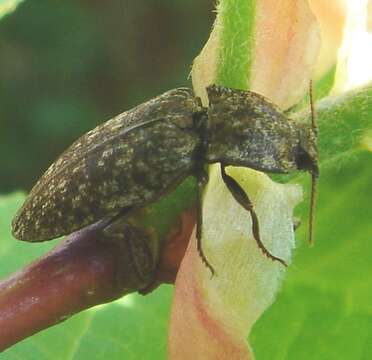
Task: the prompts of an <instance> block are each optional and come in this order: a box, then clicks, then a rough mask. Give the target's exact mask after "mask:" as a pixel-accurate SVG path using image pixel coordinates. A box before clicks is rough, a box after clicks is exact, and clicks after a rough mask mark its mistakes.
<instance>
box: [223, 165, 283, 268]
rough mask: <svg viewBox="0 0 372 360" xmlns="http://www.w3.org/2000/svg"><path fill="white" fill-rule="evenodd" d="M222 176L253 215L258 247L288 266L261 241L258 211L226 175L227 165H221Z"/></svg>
mask: <svg viewBox="0 0 372 360" xmlns="http://www.w3.org/2000/svg"><path fill="white" fill-rule="evenodd" d="M221 176H222V179H223V181H224V183H225V184H226V186H227V188H228V189H229V191H230V193H231V194H232V196H233V197H234V198H235V200H236V201H237V202H238V203H239V204H240V205H241V206H242V207H243V208H244V209H245V210H247V211H249V213H250V214H251V218H252V233H253V237H254V239H255V240H256V243H257V245H258V247H259V248H260V249H261V251H262V252H263V253H264V255H265V256H267V257H268V258H269V259H271V260H274V261H278V262H280V263H281V264H282V265H284V266H287V264H286V262H285V261H284V260H282V259H280V258H278V257H276V256H274V255H272V254H271V253H270V252H269V251H268V250H267V249H266V247H265V245H264V244H263V242H262V241H261V236H260V228H259V223H258V217H257V214H256V211H255V210H254V208H253V204H252V202H251V200H250V199H249V197H248V195H247V193H246V192H245V191H244V190H243V189H242V187H241V186H240V185H239V183H238V182H237V181H236V180H235V179H234V178H232V177H231V176H230V175H228V174H227V173H226V169H225V165H223V164H221Z"/></svg>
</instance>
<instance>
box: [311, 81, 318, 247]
mask: <svg viewBox="0 0 372 360" xmlns="http://www.w3.org/2000/svg"><path fill="white" fill-rule="evenodd" d="M309 98H310V109H311V128H312V131H313V134H314V138H315V139H314V140H315V145H316V146H317V141H318V124H317V121H316V120H317V119H316V113H315V108H314V99H313V82H312V80H310V84H309ZM318 176H319V170H318V166H317V164H314V165H313V169H312V171H311V197H310V214H309V245H310V246H313V245H314V224H315V209H316V200H317V193H318V191H317V190H318Z"/></svg>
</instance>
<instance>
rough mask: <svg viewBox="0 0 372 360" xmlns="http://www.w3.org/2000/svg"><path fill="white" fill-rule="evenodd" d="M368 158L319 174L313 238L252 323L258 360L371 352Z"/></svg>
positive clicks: (314, 359) (367, 355) (371, 177)
mask: <svg viewBox="0 0 372 360" xmlns="http://www.w3.org/2000/svg"><path fill="white" fill-rule="evenodd" d="M371 162H372V155H371V154H368V153H364V155H363V156H361V157H360V158H359V160H358V161H356V162H353V163H348V165H347V166H345V167H343V168H342V169H338V170H337V169H333V170H328V171H324V172H323V173H322V177H321V183H320V189H319V195H320V198H319V207H318V214H317V227H316V241H317V243H316V245H315V247H314V248H313V249H310V248H308V247H307V246H306V244H304V245H302V246H300V248H299V249H298V251H297V254H296V257H295V262H294V264H293V265H292V266H291V267H290V269H289V271H288V278H287V279H286V281H285V284H284V288H283V289H282V292H281V294H280V295H279V297H278V299H277V301H276V302H275V304H274V305H273V306H272V307H271V308H270V309H269V310H268V311H267V312H266V313H265V314H264V316H263V317H262V318H261V319H260V320H259V321H258V322H257V324H256V326H255V328H254V329H253V332H252V334H251V345H252V347H253V349H254V350H255V352H256V355H257V359H260V360H264V359H276V360H281V359H286V360H291V359H293V360H295V359H303V360H306V359H309V360H310V359H311V360H318V359H319V360H323V359H327V360H328V359H338V360H342V359H345V360H346V359H371V358H372V303H371V297H372V291H371V286H370V277H371V258H372V248H371V247H370V246H369V243H370V241H371V234H372V223H371V219H372V208H371V189H372V168H371V166H370V164H371ZM302 219H303V221H305V217H302ZM306 231H307V229H306V226H302V227H301V229H300V230H299V231H298V238H301V239H305V238H306V235H307V234H306Z"/></svg>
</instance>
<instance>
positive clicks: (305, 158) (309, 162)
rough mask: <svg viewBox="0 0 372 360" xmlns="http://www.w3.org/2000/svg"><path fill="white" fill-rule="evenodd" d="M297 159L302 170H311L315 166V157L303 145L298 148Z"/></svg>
mask: <svg viewBox="0 0 372 360" xmlns="http://www.w3.org/2000/svg"><path fill="white" fill-rule="evenodd" d="M295 161H296V165H297V167H298V169H300V170H309V171H311V170H312V169H313V168H314V159H313V158H312V157H311V156H310V154H309V153H308V152H307V151H306V150H305V149H303V148H302V147H299V149H298V150H297V153H296V159H295Z"/></svg>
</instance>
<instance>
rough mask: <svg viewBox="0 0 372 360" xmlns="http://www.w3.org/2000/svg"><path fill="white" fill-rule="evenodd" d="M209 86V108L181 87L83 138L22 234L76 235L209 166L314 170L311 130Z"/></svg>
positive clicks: (34, 200)
mask: <svg viewBox="0 0 372 360" xmlns="http://www.w3.org/2000/svg"><path fill="white" fill-rule="evenodd" d="M207 91H208V96H209V102H210V106H209V108H202V107H201V102H200V100H199V99H198V98H196V97H195V96H194V94H193V92H192V90H191V89H187V88H178V89H174V90H170V91H168V92H166V93H164V94H163V95H160V96H158V97H156V98H154V99H152V100H150V101H148V102H145V103H144V104H141V105H139V106H137V107H135V108H134V109H132V110H129V111H127V112H124V113H123V114H120V115H118V116H117V117H115V118H114V119H112V120H109V121H107V122H106V123H104V124H102V125H100V126H98V127H97V128H95V129H93V130H91V131H90V132H88V133H87V134H85V135H84V136H82V137H81V138H80V139H78V140H77V141H76V142H75V143H74V144H72V145H71V147H70V148H69V149H67V150H66V151H65V152H64V153H63V154H62V155H61V156H60V157H59V159H57V161H56V162H55V163H54V164H52V165H51V166H50V168H49V169H48V170H47V171H46V172H45V174H44V175H43V176H42V177H41V178H40V180H39V181H38V183H37V184H36V185H35V187H34V188H33V189H32V191H31V192H30V194H29V195H28V197H27V199H26V200H25V203H24V204H23V206H22V208H21V209H20V210H19V211H18V213H17V215H16V216H15V218H14V220H13V223H12V226H13V235H14V236H15V237H16V238H18V239H20V240H26V241H43V240H49V239H53V238H56V237H59V236H61V235H66V234H70V233H72V232H73V231H75V230H78V229H80V228H82V227H84V226H87V225H89V224H92V223H94V222H96V221H98V220H102V219H104V218H110V217H113V216H115V215H116V214H118V213H119V212H121V211H123V210H125V209H133V208H138V207H141V206H144V205H147V204H150V203H152V202H154V201H156V200H158V199H159V198H161V197H162V196H164V195H165V194H167V193H169V192H170V191H172V190H173V189H174V188H175V187H176V186H177V185H178V184H179V183H180V182H181V181H182V180H184V179H185V178H186V177H188V176H190V175H195V176H197V175H198V174H197V171H198V169H199V170H200V168H201V167H203V166H205V164H207V163H214V162H221V163H223V164H224V165H238V166H245V167H251V168H254V169H258V170H262V171H266V172H282V173H286V172H290V171H294V170H299V169H303V170H308V171H311V172H314V169H315V168H316V165H317V151H316V137H315V136H314V134H313V131H312V129H311V127H309V126H306V125H301V124H297V123H295V122H293V121H290V120H289V119H288V118H287V117H286V116H285V115H284V114H283V113H282V112H281V111H280V110H279V109H278V108H277V107H276V106H275V105H273V104H272V103H270V102H269V101H268V100H267V99H265V98H264V97H262V96H260V95H258V94H255V93H252V92H247V91H241V90H234V89H229V88H224V87H220V86H214V85H213V86H210V87H208V89H207Z"/></svg>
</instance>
